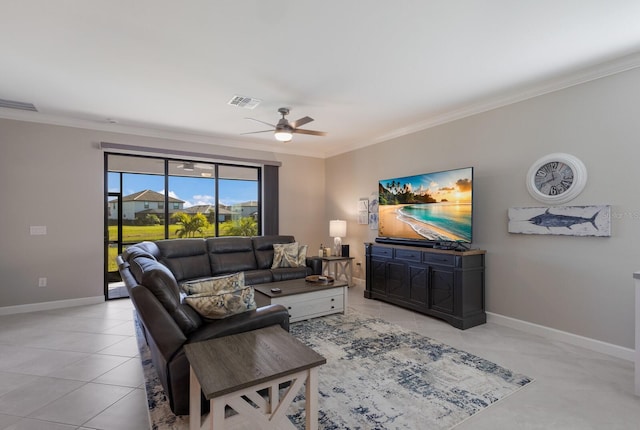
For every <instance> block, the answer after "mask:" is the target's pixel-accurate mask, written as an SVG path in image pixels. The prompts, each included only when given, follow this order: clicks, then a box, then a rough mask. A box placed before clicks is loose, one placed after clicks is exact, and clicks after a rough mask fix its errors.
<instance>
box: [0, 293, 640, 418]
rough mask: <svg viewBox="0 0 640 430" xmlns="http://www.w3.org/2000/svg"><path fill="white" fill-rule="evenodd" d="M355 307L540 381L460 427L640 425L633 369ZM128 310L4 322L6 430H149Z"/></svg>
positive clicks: (359, 303) (543, 343)
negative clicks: (634, 390)
mask: <svg viewBox="0 0 640 430" xmlns="http://www.w3.org/2000/svg"><path fill="white" fill-rule="evenodd" d="M349 305H350V306H352V307H353V308H355V309H357V310H359V311H360V312H362V313H366V314H370V315H375V316H378V317H381V318H384V319H386V320H388V321H390V322H393V323H396V324H398V325H401V326H403V327H405V328H408V329H410V330H414V331H416V332H418V333H421V334H423V335H425V336H429V337H431V338H434V339H436V340H438V341H441V342H444V343H447V344H449V345H451V346H454V347H456V348H459V349H463V350H465V351H468V352H470V353H473V354H476V355H478V356H481V357H484V358H486V359H488V360H491V361H494V362H496V363H498V364H500V365H502V366H504V367H507V368H510V369H512V370H514V371H517V372H520V373H524V374H526V375H528V376H531V377H533V378H534V379H535V382H534V383H533V384H530V385H529V386H527V387H525V388H524V389H523V390H520V391H519V392H517V393H515V394H513V395H511V396H510V397H508V398H506V399H505V400H503V401H500V402H499V403H498V404H496V405H493V406H491V407H489V408H487V409H486V410H484V411H482V412H481V413H479V414H476V415H474V416H473V417H471V418H470V419H468V420H467V421H465V422H463V423H461V424H460V425H458V426H457V427H456V429H460V430H464V429H474V430H478V429H491V430H495V429H515V428H517V429H580V430H584V429H639V428H640V397H636V396H634V395H633V364H632V363H631V362H626V361H623V360H619V359H616V358H612V357H609V356H606V355H603V354H598V353H595V352H591V351H588V350H584V349H582V348H578V347H575V346H571V345H567V344H564V343H561V342H555V341H548V340H546V339H544V338H541V337H538V336H534V335H529V334H527V333H523V332H520V331H517V330H513V329H509V328H505V327H502V326H498V325H495V324H485V325H482V326H478V327H474V328H472V329H469V330H465V331H461V330H457V329H455V328H453V327H451V326H449V325H448V324H446V323H444V322H442V321H439V320H437V319H434V318H430V317H426V316H423V315H420V314H417V313H414V312H411V311H406V310H403V309H401V308H399V307H396V306H392V305H389V304H385V303H382V302H378V301H374V300H367V299H364V298H363V289H362V288H361V287H352V288H350V289H349ZM131 309H132V307H131V303H130V302H129V301H128V300H114V301H109V302H106V303H103V304H99V305H91V306H82V307H76V308H68V309H59V310H54V311H42V312H33V313H28V314H17V315H7V316H0V429H1V430H45V429H46V430H70V429H82V430H87V429H103V430H146V429H148V428H149V423H148V415H147V407H146V397H145V393H144V388H143V381H142V370H141V367H140V363H139V360H138V357H137V348H136V342H135V338H134V331H133V324H132V312H131ZM419 428H420V426H419V423H416V429H419Z"/></svg>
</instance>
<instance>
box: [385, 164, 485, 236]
mask: <svg viewBox="0 0 640 430" xmlns="http://www.w3.org/2000/svg"><path fill="white" fill-rule="evenodd" d="M378 194H379V200H378V201H379V217H378V235H379V236H380V237H387V238H402V239H416V240H429V241H435V242H441V241H457V242H467V243H470V242H471V230H472V212H473V211H472V202H473V199H472V195H473V168H472V167H467V168H463V169H456V170H447V171H444V172H435V173H425V174H421V175H414V176H406V177H401V178H392V179H383V180H381V181H379V183H378Z"/></svg>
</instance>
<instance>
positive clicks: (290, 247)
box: [271, 242, 306, 269]
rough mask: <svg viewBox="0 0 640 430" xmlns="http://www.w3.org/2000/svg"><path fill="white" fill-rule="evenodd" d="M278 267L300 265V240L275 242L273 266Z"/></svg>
mask: <svg viewBox="0 0 640 430" xmlns="http://www.w3.org/2000/svg"><path fill="white" fill-rule="evenodd" d="M305 252H306V251H305ZM278 267H298V242H292V243H274V244H273V264H272V265H271V268H272V269H277V268H278Z"/></svg>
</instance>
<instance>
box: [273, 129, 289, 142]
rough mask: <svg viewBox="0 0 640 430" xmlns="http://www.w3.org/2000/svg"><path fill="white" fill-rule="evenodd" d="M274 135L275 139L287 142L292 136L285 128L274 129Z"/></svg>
mask: <svg viewBox="0 0 640 430" xmlns="http://www.w3.org/2000/svg"><path fill="white" fill-rule="evenodd" d="M274 136H275V137H276V140H279V141H280V142H289V141H290V140H291V138H293V134H291V132H289V131H286V130H276V132H275V133H274Z"/></svg>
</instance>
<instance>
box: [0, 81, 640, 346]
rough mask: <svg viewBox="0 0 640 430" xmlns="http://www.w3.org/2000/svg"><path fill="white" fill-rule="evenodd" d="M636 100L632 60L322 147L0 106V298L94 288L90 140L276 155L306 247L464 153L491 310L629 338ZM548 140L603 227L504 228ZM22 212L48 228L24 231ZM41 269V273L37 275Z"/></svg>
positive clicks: (98, 239) (637, 214) (362, 231)
mask: <svg viewBox="0 0 640 430" xmlns="http://www.w3.org/2000/svg"><path fill="white" fill-rule="evenodd" d="M639 105H640V70H632V71H628V72H624V73H620V74H618V75H614V76H610V77H607V78H603V79H599V80H596V81H593V82H590V83H586V84H583V85H579V86H575V87H571V88H568V89H565V90H562V91H558V92H555V93H551V94H547V95H544V96H540V97H536V98H533V99H530V100H527V101H524V102H521V103H517V104H513V105H510V106H507V107H504V108H500V109H496V110H493V111H490V112H486V113H483V114H479V115H475V116H472V117H469V118H465V119H462V120H458V121H455V122H451V123H449V124H445V125H441V126H438V127H434V128H431V129H428V130H425V131H422V132H419V133H415V134H412V135H408V136H404V137H401V138H398V139H394V140H391V141H387V142H383V143H380V144H377V145H373V146H370V147H366V148H363V149H360V150H356V151H353V152H350V153H346V154H342V155H339V156H336V157H332V158H330V159H328V160H320V159H315V158H308V157H299V156H287V155H281V154H273V153H266V152H255V151H246V150H240V149H232V148H227V147H221V146H212V145H206V144H195V143H187V142H181V141H175V140H168V139H153V138H144V137H139V136H132V135H128V134H117V133H107V132H99V131H90V130H84V129H79V128H70V127H61V126H52V125H43V124H35V123H28V122H22V121H13V120H0V151H1V152H0V187H1V189H2V193H1V194H0V197H1V201H2V211H1V214H2V215H1V218H0V219H1V220H2V222H0V279H1V280H2V281H1V282H2V284H1V287H0V308H2V307H6V306H13V305H23V304H31V303H40V302H50V301H56V300H65V299H76V298H83V297H96V296H101V295H102V288H103V285H102V267H103V266H102V264H103V263H102V261H103V242H102V241H103V237H102V234H103V212H102V210H103V209H102V208H103V158H102V151H100V150H99V149H98V148H97V143H98V142H100V141H108V142H115V143H123V144H132V145H142V146H152V147H164V148H178V149H181V150H187V151H196V152H207V153H211V154H216V153H217V154H223V155H231V156H239V157H247V158H249V157H252V158H258V159H269V160H277V161H281V162H282V168H281V171H280V182H281V186H280V231H281V232H283V233H290V234H294V235H295V236H296V237H297V238H298V239H299V241H300V242H301V243H306V244H309V247H310V249H311V252H313V250H314V249H315V248H317V247H318V245H319V243H320V242H323V243H325V244H326V243H329V242H330V240H331V239H330V238H329V235H328V225H329V220H330V219H335V218H343V219H347V220H348V222H349V224H348V232H347V237H346V238H344V239H343V242H344V243H347V244H350V245H351V253H352V255H353V256H355V257H356V260H357V261H363V245H362V244H363V243H364V242H366V241H372V240H374V238H375V236H376V234H375V232H373V231H371V230H369V229H368V226H366V225H358V224H357V223H356V205H357V200H358V198H360V197H368V196H369V194H370V193H371V192H373V191H376V187H377V181H378V180H379V179H381V178H387V177H393V176H401V175H407V174H414V173H424V172H428V171H435V170H444V169H449V168H457V167H465V166H474V167H475V179H476V182H475V213H474V216H475V220H474V221H475V224H474V244H473V246H474V247H478V248H482V249H485V250H487V276H486V281H487V292H486V299H487V309H488V311H490V312H494V313H497V314H501V315H505V316H509V317H513V318H516V319H519V320H523V321H528V322H531V323H535V324H540V325H542V326H546V327H551V328H555V329H558V330H562V331H566V332H569V333H574V334H577V335H582V336H586V337H588V338H592V339H597V340H601V341H604V342H607V343H611V344H614V345H619V346H623V347H627V348H633V347H634V329H633V327H634V309H633V303H634V296H633V294H634V293H633V282H632V273H633V272H634V271H637V270H639V269H640V263H639V262H638V255H639V248H640V243H639V242H638V240H637V238H638V237H640V207H639V206H640V201H639V200H640V199H638V197H637V192H636V187H637V186H636V184H637V183H638V173H637V172H638V170H637V169H636V168H635V163H636V161H637V158H638V155H639V153H640V150H639V149H637V148H638V145H637V143H636V141H637V139H638V136H640V121H639V120H638V106H639ZM551 152H568V153H571V154H574V155H576V156H577V157H579V158H580V159H582V161H583V162H584V163H585V164H586V166H587V169H588V172H589V182H588V184H587V186H586V188H585V190H584V191H583V193H582V194H581V195H580V196H578V197H577V198H576V199H575V200H573V201H572V202H570V203H569V204H571V205H592V204H609V205H611V206H612V213H613V220H612V232H613V235H612V237H610V238H589V237H567V236H528V235H515V234H509V233H507V209H508V208H509V207H514V206H541V205H540V204H539V203H538V202H536V201H535V200H533V199H532V198H531V197H530V196H529V194H528V193H527V190H526V187H525V182H524V180H525V174H526V172H527V170H528V168H529V166H530V165H531V164H532V163H533V162H534V161H535V160H537V159H538V158H539V157H541V156H543V155H546V154H548V153H551ZM31 225H46V226H47V227H48V232H49V234H48V235H47V236H30V235H29V226H31ZM41 276H46V277H48V279H49V286H48V287H46V288H39V287H37V280H38V277H41ZM356 276H359V277H361V278H362V277H363V271H362V270H361V269H360V268H358V267H357V266H356Z"/></svg>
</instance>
